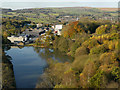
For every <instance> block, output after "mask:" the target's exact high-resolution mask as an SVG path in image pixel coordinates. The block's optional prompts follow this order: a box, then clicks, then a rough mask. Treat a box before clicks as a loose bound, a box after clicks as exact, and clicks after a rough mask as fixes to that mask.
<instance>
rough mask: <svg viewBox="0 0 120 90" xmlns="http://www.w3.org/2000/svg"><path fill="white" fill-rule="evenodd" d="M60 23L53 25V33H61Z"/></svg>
mask: <svg viewBox="0 0 120 90" xmlns="http://www.w3.org/2000/svg"><path fill="white" fill-rule="evenodd" d="M61 31H62V25H55V33H56V34H57V35H61Z"/></svg>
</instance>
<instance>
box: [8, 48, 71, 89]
mask: <svg viewBox="0 0 120 90" xmlns="http://www.w3.org/2000/svg"><path fill="white" fill-rule="evenodd" d="M6 53H7V54H8V55H10V56H11V58H12V60H11V62H12V64H13V69H14V75H15V80H16V86H17V88H34V87H35V85H36V83H37V80H38V78H39V77H40V75H41V74H43V73H44V69H45V68H46V67H47V62H46V60H47V59H49V58H52V59H53V60H57V61H58V62H66V61H69V62H70V61H72V58H71V57H68V56H66V55H63V54H62V53H61V52H59V51H53V50H52V49H45V48H34V47H24V48H21V49H20V48H11V49H10V50H8V51H6Z"/></svg>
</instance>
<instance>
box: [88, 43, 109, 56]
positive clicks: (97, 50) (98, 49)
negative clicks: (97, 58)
mask: <svg viewBox="0 0 120 90" xmlns="http://www.w3.org/2000/svg"><path fill="white" fill-rule="evenodd" d="M106 51H107V49H106V47H105V45H99V46H97V47H94V48H92V49H91V50H90V54H100V53H104V52H106Z"/></svg>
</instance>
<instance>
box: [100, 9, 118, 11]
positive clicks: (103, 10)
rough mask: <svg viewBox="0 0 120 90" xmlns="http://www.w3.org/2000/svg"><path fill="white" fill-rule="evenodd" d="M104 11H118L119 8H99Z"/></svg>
mask: <svg viewBox="0 0 120 90" xmlns="http://www.w3.org/2000/svg"><path fill="white" fill-rule="evenodd" d="M98 9H100V10H103V11H118V8H98Z"/></svg>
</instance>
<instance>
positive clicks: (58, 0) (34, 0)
mask: <svg viewBox="0 0 120 90" xmlns="http://www.w3.org/2000/svg"><path fill="white" fill-rule="evenodd" d="M119 1H120V0H1V2H119Z"/></svg>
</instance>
